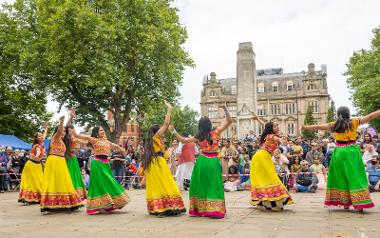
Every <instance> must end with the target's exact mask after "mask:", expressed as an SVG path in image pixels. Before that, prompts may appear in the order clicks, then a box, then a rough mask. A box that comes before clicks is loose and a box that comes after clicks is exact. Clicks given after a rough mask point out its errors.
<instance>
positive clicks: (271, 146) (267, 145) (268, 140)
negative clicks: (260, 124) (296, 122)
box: [262, 134, 278, 153]
mask: <svg viewBox="0 0 380 238" xmlns="http://www.w3.org/2000/svg"><path fill="white" fill-rule="evenodd" d="M275 136H276V135H275V134H269V135H267V136H266V137H265V141H264V143H263V145H262V148H263V149H264V150H266V151H268V152H270V153H273V152H274V151H275V150H276V149H277V147H278V142H277V141H276V140H275V139H274V137H275Z"/></svg>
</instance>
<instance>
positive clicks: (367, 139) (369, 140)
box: [360, 133, 374, 153]
mask: <svg viewBox="0 0 380 238" xmlns="http://www.w3.org/2000/svg"><path fill="white" fill-rule="evenodd" d="M366 145H374V143H373V140H372V137H371V135H370V134H368V133H365V134H364V140H363V142H362V143H360V150H361V151H362V153H364V151H365V147H366Z"/></svg>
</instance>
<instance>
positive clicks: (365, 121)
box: [362, 110, 380, 124]
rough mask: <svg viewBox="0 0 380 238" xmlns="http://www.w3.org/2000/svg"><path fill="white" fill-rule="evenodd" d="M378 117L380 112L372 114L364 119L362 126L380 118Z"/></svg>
mask: <svg viewBox="0 0 380 238" xmlns="http://www.w3.org/2000/svg"><path fill="white" fill-rule="evenodd" d="M378 117H380V110H377V111H374V112H371V113H370V114H368V115H365V116H364V117H362V124H366V123H367V122H369V121H372V120H373V119H375V118H378Z"/></svg>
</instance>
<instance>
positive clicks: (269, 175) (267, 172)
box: [250, 149, 294, 209]
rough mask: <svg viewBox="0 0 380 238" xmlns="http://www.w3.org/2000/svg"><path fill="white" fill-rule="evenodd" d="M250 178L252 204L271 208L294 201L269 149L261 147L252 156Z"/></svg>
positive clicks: (280, 206)
mask: <svg viewBox="0 0 380 238" xmlns="http://www.w3.org/2000/svg"><path fill="white" fill-rule="evenodd" d="M250 180H251V204H252V205H257V206H264V207H265V208H268V209H270V208H274V207H278V208H282V207H283V205H286V204H292V203H294V202H293V200H292V197H291V196H290V194H289V192H288V190H287V189H286V187H285V185H284V184H283V183H282V182H281V180H280V179H279V177H278V175H277V173H276V170H275V168H274V164H273V161H272V156H271V155H270V153H269V152H268V151H266V150H262V149H260V150H258V151H257V152H256V153H255V154H254V156H253V157H252V162H251V168H250Z"/></svg>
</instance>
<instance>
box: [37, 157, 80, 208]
mask: <svg viewBox="0 0 380 238" xmlns="http://www.w3.org/2000/svg"><path fill="white" fill-rule="evenodd" d="M40 206H41V212H44V211H55V210H75V209H78V208H79V207H81V206H82V204H81V200H80V197H79V195H78V194H77V193H76V191H75V189H74V186H73V183H72V182H71V177H70V173H69V170H68V169H67V163H66V159H65V158H64V157H60V156H55V155H49V157H48V158H47V161H46V164H45V171H44V180H43V185H42V193H41V202H40Z"/></svg>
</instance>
